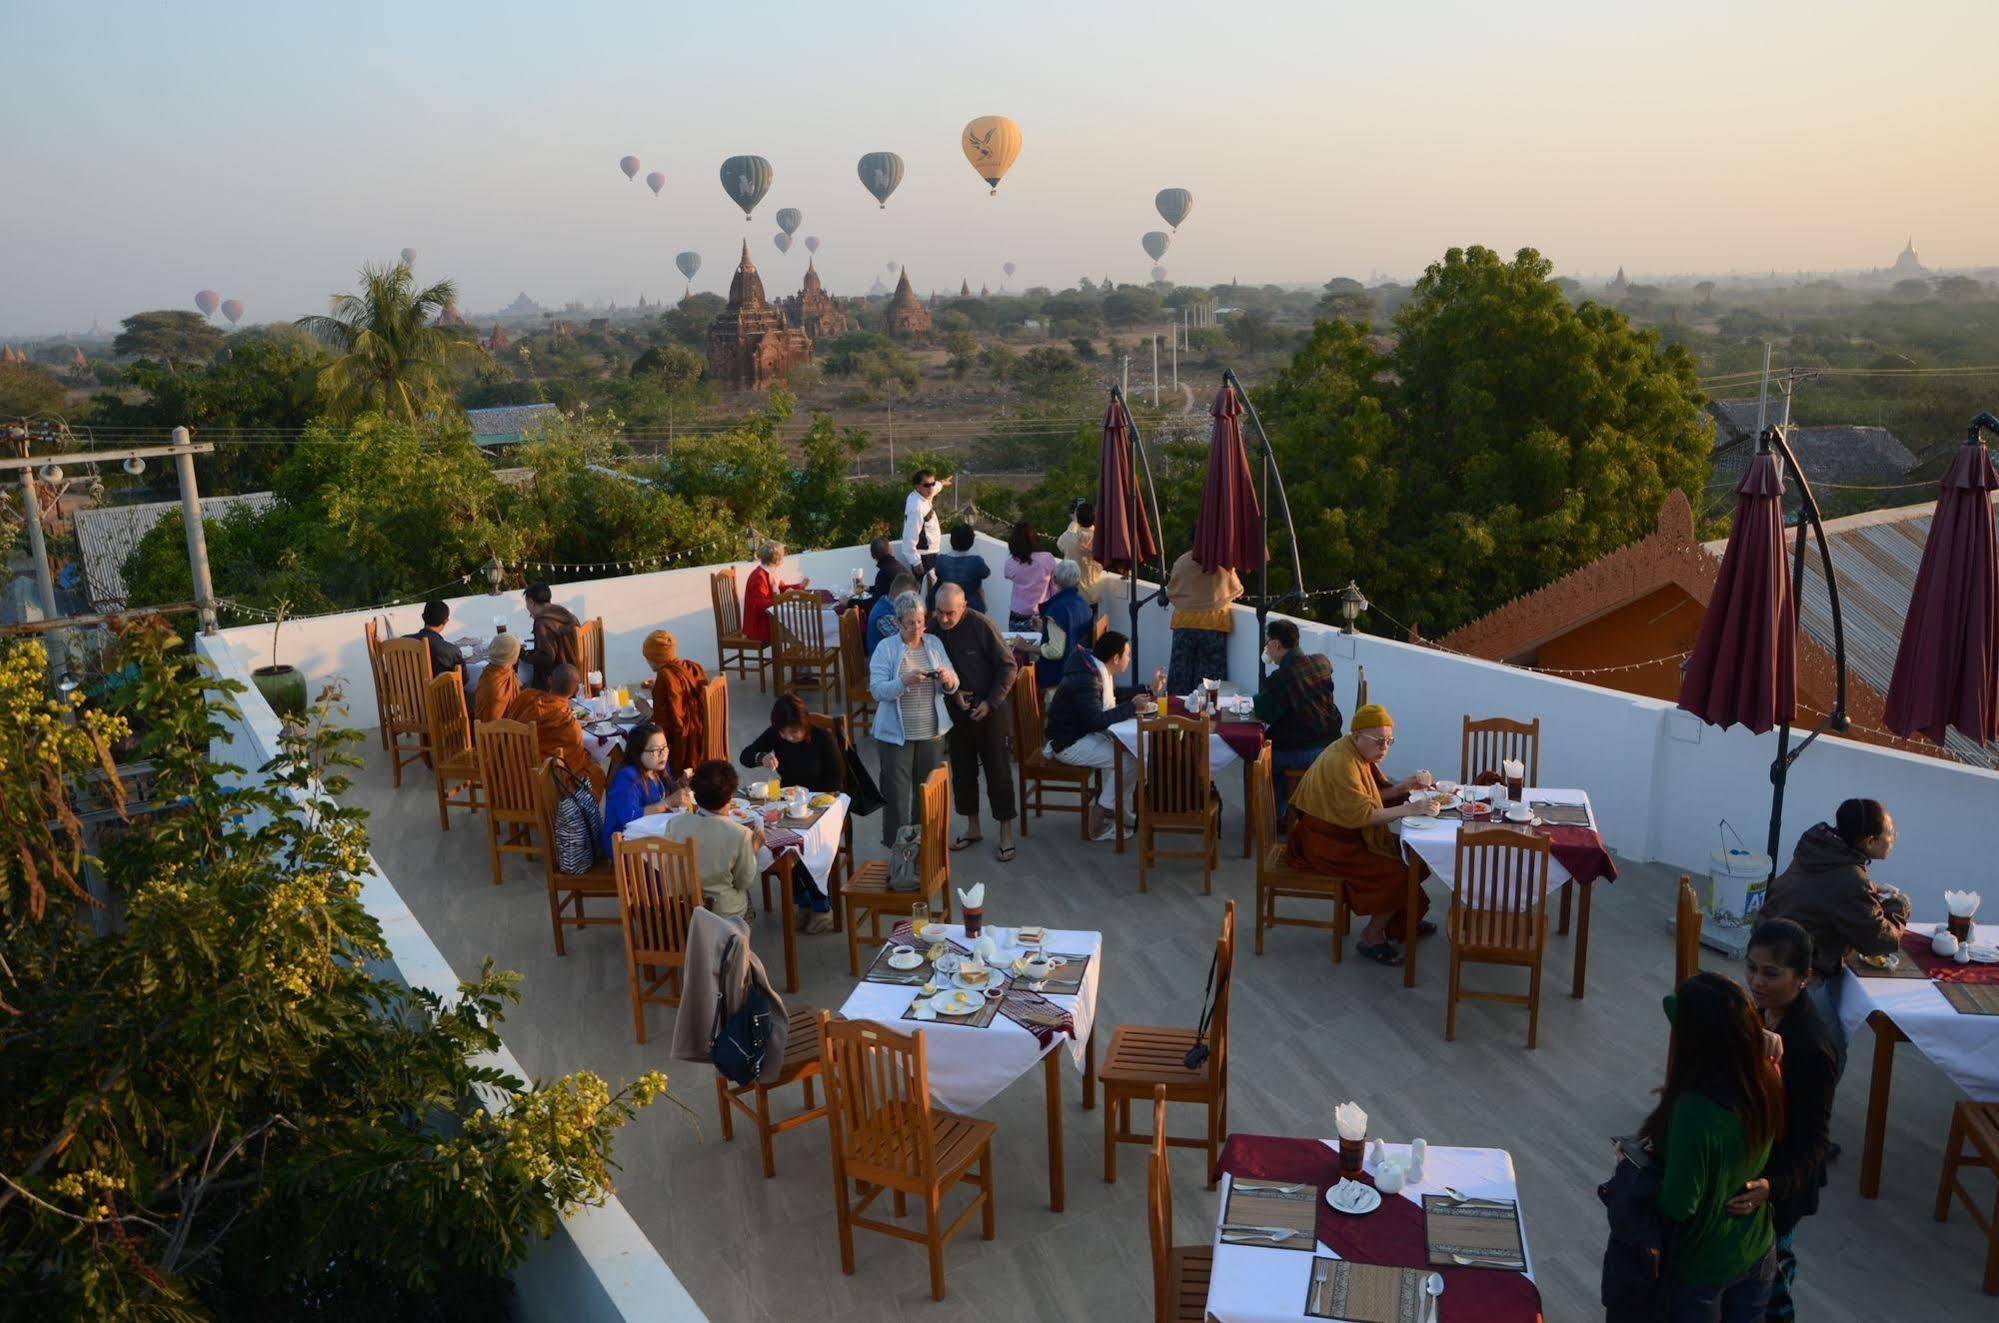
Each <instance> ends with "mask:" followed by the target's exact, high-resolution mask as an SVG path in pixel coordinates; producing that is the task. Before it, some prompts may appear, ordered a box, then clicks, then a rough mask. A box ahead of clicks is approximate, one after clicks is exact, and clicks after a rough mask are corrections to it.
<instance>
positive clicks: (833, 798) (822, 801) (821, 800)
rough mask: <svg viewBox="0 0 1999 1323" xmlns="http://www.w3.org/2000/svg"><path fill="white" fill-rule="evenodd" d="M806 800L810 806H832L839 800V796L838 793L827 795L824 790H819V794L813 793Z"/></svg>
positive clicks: (817, 807)
mask: <svg viewBox="0 0 1999 1323" xmlns="http://www.w3.org/2000/svg"><path fill="white" fill-rule="evenodd" d="M806 802H807V803H809V804H811V805H812V807H813V808H816V809H822V808H832V807H833V806H834V805H835V804H837V803H839V802H840V797H839V796H838V795H829V794H826V793H825V792H824V791H821V792H820V793H819V794H816V795H814V796H813V797H812V798H811V799H810V800H808V801H806Z"/></svg>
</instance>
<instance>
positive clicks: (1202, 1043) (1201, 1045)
mask: <svg viewBox="0 0 1999 1323" xmlns="http://www.w3.org/2000/svg"><path fill="white" fill-rule="evenodd" d="M1221 961H1222V953H1221V949H1220V948H1219V947H1218V948H1216V950H1215V954H1214V955H1213V957H1211V958H1210V959H1209V961H1208V986H1207V987H1206V988H1204V989H1203V990H1202V992H1201V1023H1200V1024H1199V1025H1197V1026H1196V1027H1195V1029H1194V1045H1193V1046H1192V1047H1190V1048H1188V1049H1187V1055H1186V1056H1184V1057H1182V1058H1181V1064H1183V1065H1185V1066H1186V1067H1187V1069H1189V1070H1199V1069H1200V1068H1201V1067H1203V1066H1205V1065H1207V1064H1208V1056H1209V1052H1208V1022H1209V1021H1210V1020H1212V1019H1214V1018H1215V999H1214V994H1215V992H1216V991H1217V989H1216V987H1215V970H1216V969H1217V968H1218V967H1219V966H1220V965H1221ZM1222 977H1223V980H1224V981H1227V978H1228V976H1227V975H1223V976H1222Z"/></svg>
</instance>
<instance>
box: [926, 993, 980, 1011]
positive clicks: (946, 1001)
mask: <svg viewBox="0 0 1999 1323" xmlns="http://www.w3.org/2000/svg"><path fill="white" fill-rule="evenodd" d="M984 1003H985V998H983V997H980V996H976V995H974V994H972V993H969V992H960V991H957V990H956V989H952V988H946V989H945V990H944V991H942V992H940V993H938V994H937V995H936V996H934V997H932V998H931V999H930V1009H931V1010H933V1011H935V1012H937V1013H938V1014H939V1015H970V1014H971V1013H972V1012H973V1011H976V1010H977V1009H979V1007H980V1006H981V1005H983V1004H984Z"/></svg>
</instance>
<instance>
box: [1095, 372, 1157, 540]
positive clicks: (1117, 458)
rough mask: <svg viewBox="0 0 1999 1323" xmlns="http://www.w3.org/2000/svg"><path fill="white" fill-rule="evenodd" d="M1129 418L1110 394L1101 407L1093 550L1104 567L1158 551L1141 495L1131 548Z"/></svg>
mask: <svg viewBox="0 0 1999 1323" xmlns="http://www.w3.org/2000/svg"><path fill="white" fill-rule="evenodd" d="M1132 496H1133V493H1132V477H1131V418H1130V417H1129V415H1127V414H1126V413H1125V410H1124V401H1123V400H1121V399H1119V398H1117V396H1115V395H1113V396H1112V397H1111V406H1110V408H1108V409H1106V410H1104V445H1103V449H1102V450H1101V451H1099V452H1098V455H1097V532H1096V538H1095V541H1094V543H1093V544H1092V550H1093V552H1094V554H1095V556H1096V558H1097V562H1098V563H1099V564H1101V565H1103V566H1104V567H1105V568H1106V569H1112V570H1130V569H1131V568H1132V566H1133V564H1134V563H1138V564H1143V563H1144V562H1145V561H1148V560H1150V559H1152V558H1153V557H1154V556H1157V555H1158V554H1159V538H1158V536H1157V535H1156V534H1154V532H1153V531H1152V519H1151V517H1150V516H1149V515H1148V514H1147V513H1146V510H1145V502H1144V500H1143V499H1141V500H1139V502H1138V539H1137V541H1138V549H1137V552H1136V554H1134V552H1133V550H1132V523H1131V512H1132Z"/></svg>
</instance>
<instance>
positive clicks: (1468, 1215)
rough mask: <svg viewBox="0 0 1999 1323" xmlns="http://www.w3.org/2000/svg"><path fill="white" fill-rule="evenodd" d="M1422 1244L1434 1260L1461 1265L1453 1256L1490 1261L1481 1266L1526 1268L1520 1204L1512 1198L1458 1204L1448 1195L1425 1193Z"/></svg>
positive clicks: (1429, 1257)
mask: <svg viewBox="0 0 1999 1323" xmlns="http://www.w3.org/2000/svg"><path fill="white" fill-rule="evenodd" d="M1423 1245H1424V1253H1425V1254H1426V1255H1427V1257H1428V1259H1429V1261H1430V1262H1431V1263H1441V1264H1443V1265H1444V1266H1446V1267H1454V1266H1459V1265H1456V1264H1454V1263H1453V1261H1452V1259H1451V1256H1452V1255H1453V1254H1461V1255H1463V1256H1464V1257H1466V1258H1468V1259H1479V1260H1491V1262H1490V1263H1487V1262H1481V1263H1480V1264H1479V1265H1478V1266H1479V1267H1493V1268H1500V1267H1510V1268H1514V1269H1516V1270H1519V1271H1522V1272H1524V1271H1526V1268H1527V1253H1526V1250H1525V1249H1524V1248H1523V1247H1522V1246H1521V1243H1520V1205H1518V1204H1517V1203H1515V1202H1513V1201H1512V1200H1511V1199H1470V1200H1467V1201H1465V1202H1464V1203H1459V1202H1457V1201H1456V1200H1453V1199H1451V1198H1450V1197H1448V1196H1446V1195H1441V1194H1426V1195H1424V1196H1423Z"/></svg>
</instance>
